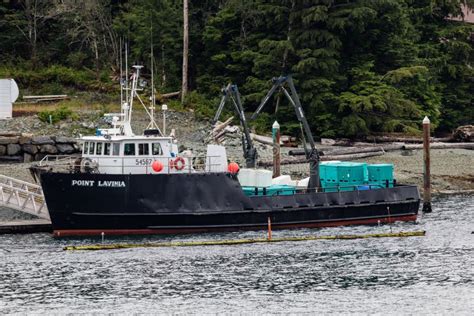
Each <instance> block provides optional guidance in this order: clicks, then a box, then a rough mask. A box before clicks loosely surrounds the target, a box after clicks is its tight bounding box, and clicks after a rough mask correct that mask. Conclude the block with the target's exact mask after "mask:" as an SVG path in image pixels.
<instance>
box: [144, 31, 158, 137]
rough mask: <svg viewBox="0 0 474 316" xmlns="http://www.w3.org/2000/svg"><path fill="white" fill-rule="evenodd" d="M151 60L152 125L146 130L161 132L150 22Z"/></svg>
mask: <svg viewBox="0 0 474 316" xmlns="http://www.w3.org/2000/svg"><path fill="white" fill-rule="evenodd" d="M150 58H151V102H150V107H149V109H150V113H148V115H149V116H150V123H148V126H147V127H146V129H157V130H159V128H158V126H157V125H156V122H155V105H156V100H155V80H154V77H155V67H154V64H155V59H154V57H153V23H152V22H150Z"/></svg>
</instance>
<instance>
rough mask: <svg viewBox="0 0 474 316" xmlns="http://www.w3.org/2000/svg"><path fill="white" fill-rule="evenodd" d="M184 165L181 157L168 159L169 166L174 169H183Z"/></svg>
mask: <svg viewBox="0 0 474 316" xmlns="http://www.w3.org/2000/svg"><path fill="white" fill-rule="evenodd" d="M185 166H186V162H185V161H184V158H183V157H178V158H176V159H175V160H171V161H170V168H171V169H172V168H175V169H176V170H178V171H180V170H183V169H184V167H185Z"/></svg>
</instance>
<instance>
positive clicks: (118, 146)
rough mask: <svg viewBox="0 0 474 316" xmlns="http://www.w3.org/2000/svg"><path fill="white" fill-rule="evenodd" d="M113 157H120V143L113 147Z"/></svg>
mask: <svg viewBox="0 0 474 316" xmlns="http://www.w3.org/2000/svg"><path fill="white" fill-rule="evenodd" d="M112 155H114V156H119V155H120V143H114V144H113V147H112Z"/></svg>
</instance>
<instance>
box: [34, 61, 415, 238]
mask: <svg viewBox="0 0 474 316" xmlns="http://www.w3.org/2000/svg"><path fill="white" fill-rule="evenodd" d="M134 69H135V70H134V73H133V75H132V82H131V86H130V91H129V92H130V93H127V97H126V98H125V100H124V102H122V104H121V112H120V113H112V114H106V116H107V117H109V118H111V125H112V126H111V128H108V129H100V130H98V132H97V133H96V134H97V135H94V136H84V137H82V138H81V139H80V140H79V141H80V143H81V144H82V154H81V155H80V156H46V157H45V158H44V159H43V160H42V161H40V162H37V163H35V164H33V165H32V166H31V171H32V173H33V174H34V176H35V177H36V179H37V181H38V182H39V183H40V184H41V186H42V188H43V192H44V196H45V200H46V204H47V207H48V210H49V213H50V218H51V221H52V226H53V231H54V233H53V234H54V236H55V237H66V236H91V235H92V236H100V235H131V234H176V233H202V232H211V231H235V230H258V229H266V227H267V225H268V222H269V221H270V222H271V225H272V228H273V229H286V228H301V227H309V228H312V227H327V226H338V225H353V224H377V223H389V222H394V221H415V220H416V217H417V213H418V209H419V204H420V196H419V192H418V188H417V187H416V186H412V185H400V184H397V183H396V182H395V181H392V179H385V180H383V181H378V182H372V183H371V182H370V181H366V180H367V179H366V178H367V172H366V170H369V169H370V166H368V165H367V164H365V165H364V164H357V163H355V164H353V165H350V164H347V163H346V164H344V163H341V162H333V163H325V164H323V163H319V159H318V157H317V152H316V156H315V153H314V152H312V153H309V154H308V156H309V157H310V158H311V157H313V158H314V157H315V159H313V160H311V159H309V160H310V162H311V172H310V177H308V178H306V179H301V180H299V181H296V180H293V179H291V178H290V177H289V176H285V175H284V176H280V177H277V178H272V175H271V171H268V170H264V169H258V168H256V167H255V166H254V165H252V167H249V168H240V167H239V166H238V165H237V164H236V163H233V162H231V163H229V162H228V159H227V154H226V150H225V147H223V146H220V145H208V147H207V154H206V155H205V156H203V157H195V156H194V155H192V153H190V152H179V151H178V144H177V140H176V137H175V136H174V135H173V134H171V135H167V134H166V131H165V128H164V127H163V129H160V128H159V127H158V126H157V124H156V122H155V120H154V108H155V107H154V104H151V106H150V107H149V108H147V107H146V106H145V104H144V103H143V101H142V99H141V98H140V97H139V95H138V91H139V88H138V83H139V75H140V70H141V67H140V66H134ZM135 99H137V100H139V102H140V103H141V104H142V105H143V106H144V107H145V109H146V111H147V113H148V114H149V117H150V124H149V125H148V128H147V129H146V130H145V131H144V132H143V134H142V135H135V134H134V132H133V131H132V127H131V119H132V113H133V105H134V104H133V103H134V100H135ZM152 100H154V97H153V98H152ZM297 101H298V102H299V100H297ZM298 111H300V114H301V115H302V116H303V117H304V112H303V111H302V109H301V108H300V109H298ZM300 118H301V117H299V119H300ZM381 168H382V166H378V169H381ZM376 169H377V168H376ZM382 169H383V168H382ZM361 170H362V171H361ZM379 171H380V170H379ZM357 172H359V173H360V172H362V173H361V177H364V179H365V180H364V181H365V182H364V183H362V184H361V183H360V182H357V181H355V180H353V179H354V175H355V174H357ZM344 173H345V174H348V175H349V178H347V177H346V178H344ZM339 174H343V175H342V178H340V179H339V180H340V181H339V180H338V181H337V182H336V181H335V180H334V179H333V178H337V177H339ZM333 180H334V182H331V181H333ZM378 180H380V179H378Z"/></svg>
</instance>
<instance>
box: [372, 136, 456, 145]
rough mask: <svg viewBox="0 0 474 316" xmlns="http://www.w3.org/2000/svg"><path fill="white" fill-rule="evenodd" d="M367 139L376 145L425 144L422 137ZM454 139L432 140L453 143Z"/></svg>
mask: <svg viewBox="0 0 474 316" xmlns="http://www.w3.org/2000/svg"><path fill="white" fill-rule="evenodd" d="M366 139H367V141H369V142H374V143H415V144H418V143H419V144H421V143H423V138H422V137H394V136H367V138H366ZM452 139H453V138H452V137H443V138H435V137H431V138H430V140H431V141H432V142H449V141H452Z"/></svg>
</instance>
